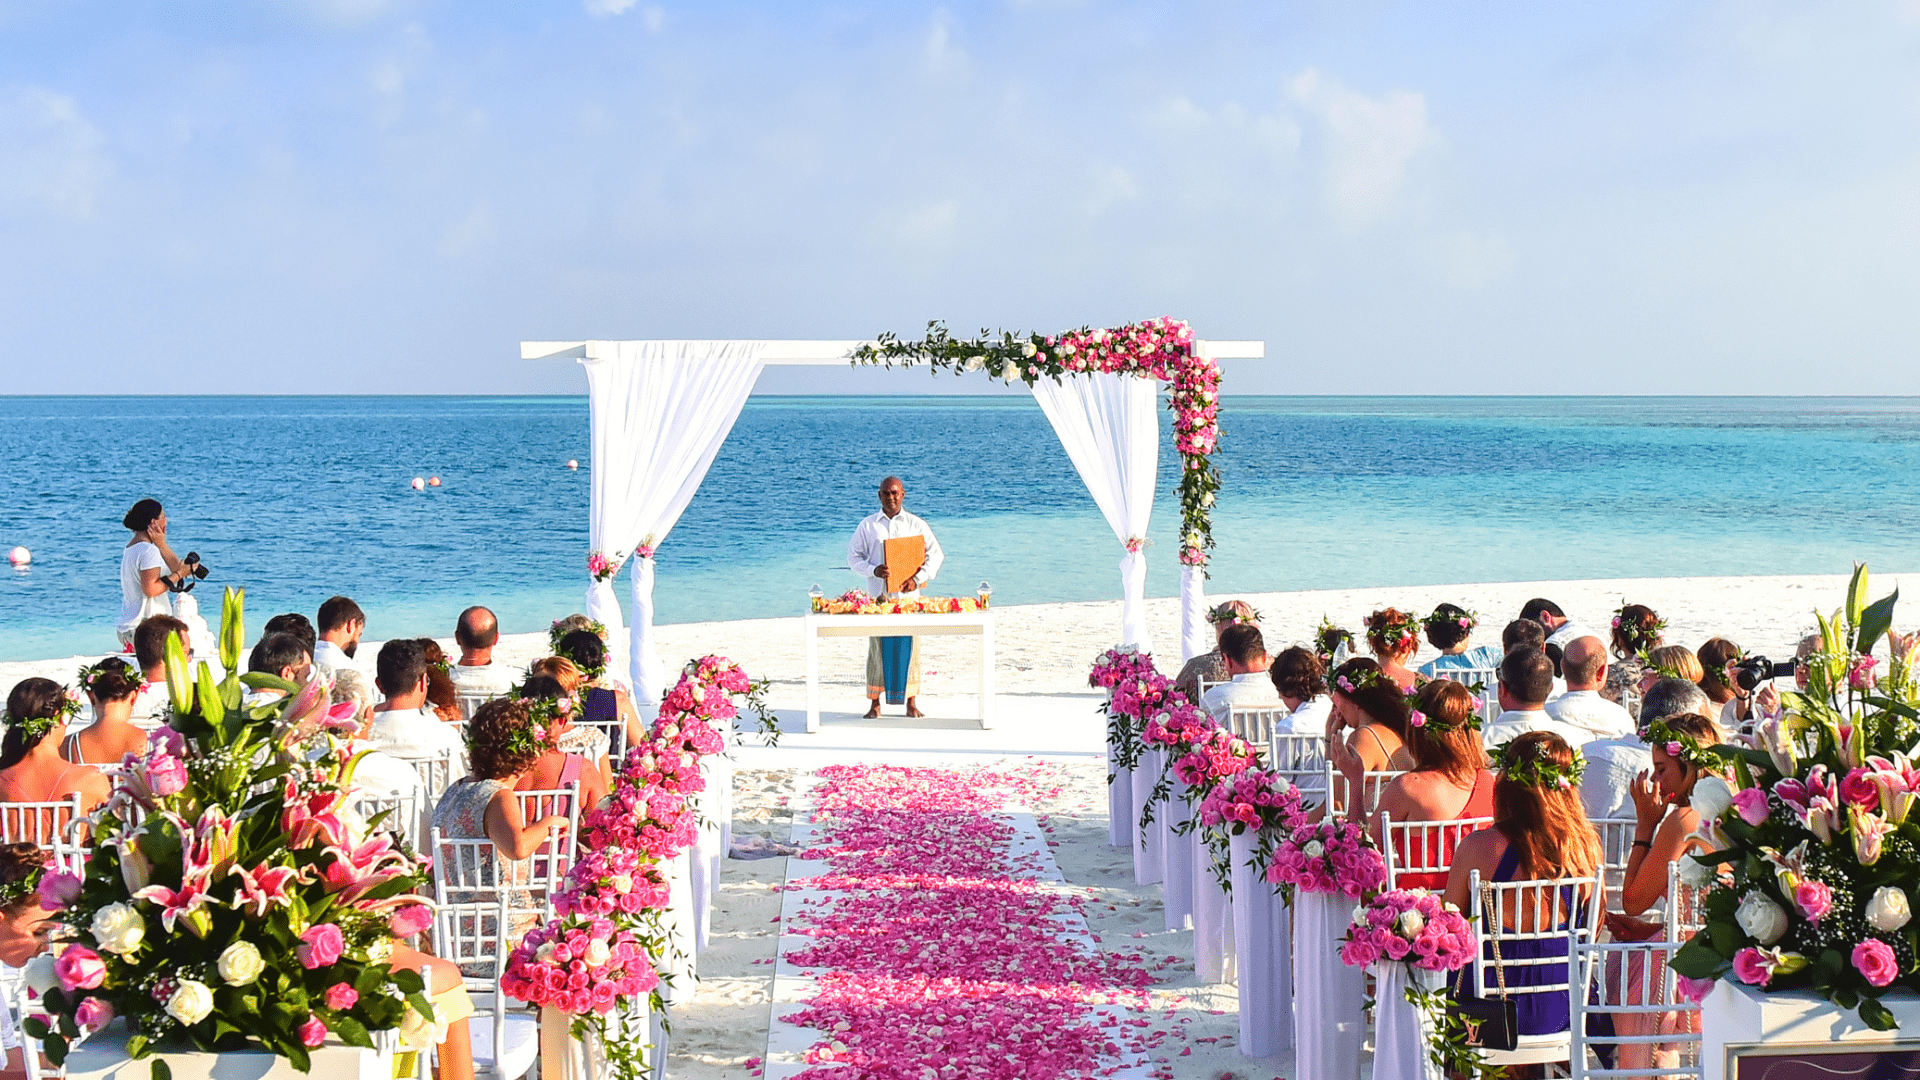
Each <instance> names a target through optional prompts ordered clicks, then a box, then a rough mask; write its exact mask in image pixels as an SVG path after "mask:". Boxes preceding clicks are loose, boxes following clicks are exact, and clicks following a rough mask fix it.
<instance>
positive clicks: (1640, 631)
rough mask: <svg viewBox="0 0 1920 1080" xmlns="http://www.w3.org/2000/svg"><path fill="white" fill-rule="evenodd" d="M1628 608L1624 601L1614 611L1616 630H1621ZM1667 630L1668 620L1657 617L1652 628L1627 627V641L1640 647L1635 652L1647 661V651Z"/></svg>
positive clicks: (1654, 618) (1614, 626)
mask: <svg viewBox="0 0 1920 1080" xmlns="http://www.w3.org/2000/svg"><path fill="white" fill-rule="evenodd" d="M1627 607H1628V605H1627V604H1626V603H1625V602H1624V601H1623V602H1622V603H1621V604H1620V606H1619V607H1617V608H1615V609H1614V610H1613V628H1614V629H1615V630H1618V629H1620V627H1621V621H1622V620H1623V619H1624V618H1625V612H1626V610H1627ZM1666 628H1667V620H1665V619H1663V618H1661V617H1660V616H1658V615H1655V616H1654V617H1653V625H1652V626H1644V625H1643V626H1629V627H1627V628H1626V630H1627V639H1628V640H1629V641H1632V642H1634V643H1635V644H1636V645H1638V646H1639V647H1638V648H1637V649H1636V650H1635V651H1636V652H1638V653H1640V654H1641V659H1643V660H1644V659H1646V652H1647V650H1648V649H1649V648H1651V647H1652V643H1653V642H1655V641H1657V640H1659V638H1660V635H1661V633H1663V632H1664V631H1665V630H1666Z"/></svg>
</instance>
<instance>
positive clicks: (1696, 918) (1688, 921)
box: [1667, 859, 1707, 945]
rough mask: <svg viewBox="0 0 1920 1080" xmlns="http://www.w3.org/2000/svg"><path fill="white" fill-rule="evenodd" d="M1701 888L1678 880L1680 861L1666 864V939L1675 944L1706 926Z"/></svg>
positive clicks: (1681, 942) (1684, 940)
mask: <svg viewBox="0 0 1920 1080" xmlns="http://www.w3.org/2000/svg"><path fill="white" fill-rule="evenodd" d="M1702 892H1703V890H1701V889H1696V888H1694V887H1693V886H1691V885H1688V884H1685V883H1683V882H1682V881H1681V880H1680V862H1679V860H1677V859H1676V860H1674V861H1673V862H1671V863H1668V864H1667V940H1668V941H1671V942H1673V943H1674V944H1676V945H1679V944H1683V943H1685V942H1686V940H1687V939H1688V938H1690V937H1692V936H1693V935H1694V934H1696V933H1698V932H1699V931H1701V930H1704V929H1706V926H1707V909H1706V906H1705V905H1704V904H1703V903H1702V902H1701V894H1702Z"/></svg>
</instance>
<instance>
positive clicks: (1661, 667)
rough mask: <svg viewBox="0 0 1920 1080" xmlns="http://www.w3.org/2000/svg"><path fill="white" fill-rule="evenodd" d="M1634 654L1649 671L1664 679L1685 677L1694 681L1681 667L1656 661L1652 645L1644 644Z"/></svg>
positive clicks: (1689, 680)
mask: <svg viewBox="0 0 1920 1080" xmlns="http://www.w3.org/2000/svg"><path fill="white" fill-rule="evenodd" d="M1634 656H1636V657H1637V658H1639V660H1640V665H1641V666H1642V667H1644V668H1646V669H1647V670H1648V671H1651V672H1653V673H1654V674H1655V675H1658V676H1660V677H1661V678H1663V679H1685V680H1686V681H1687V682H1692V681H1693V680H1692V679H1688V678H1687V676H1686V674H1685V673H1684V672H1682V671H1681V670H1680V669H1679V668H1676V667H1669V666H1667V665H1666V664H1660V663H1655V662H1654V659H1653V649H1652V648H1651V647H1650V646H1642V647H1641V648H1640V649H1639V650H1638V651H1637V652H1635V653H1634Z"/></svg>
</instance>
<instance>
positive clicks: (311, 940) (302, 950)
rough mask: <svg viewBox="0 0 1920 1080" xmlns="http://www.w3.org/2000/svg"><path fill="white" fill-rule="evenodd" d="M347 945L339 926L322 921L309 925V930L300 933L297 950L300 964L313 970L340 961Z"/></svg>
mask: <svg viewBox="0 0 1920 1080" xmlns="http://www.w3.org/2000/svg"><path fill="white" fill-rule="evenodd" d="M346 947H347V943H346V939H345V938H343V937H341V935H340V928H339V927H338V926H335V925H334V924H332V923H321V924H320V925H318V926H310V927H308V928H307V932H306V933H304V934H301V935H300V945H299V947H298V948H297V949H296V950H295V951H296V952H297V953H298V954H299V956H300V966H301V967H303V968H306V969H307V970H308V971H312V970H313V969H315V968H323V967H327V966H328V965H330V964H333V963H334V962H336V961H338V960H339V959H340V954H341V953H342V952H343V951H345V949H346Z"/></svg>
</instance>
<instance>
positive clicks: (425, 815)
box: [354, 791, 432, 852]
mask: <svg viewBox="0 0 1920 1080" xmlns="http://www.w3.org/2000/svg"><path fill="white" fill-rule="evenodd" d="M354 811H355V812H356V813H358V814H359V815H360V816H361V817H362V818H363V819H365V820H366V821H367V822H368V823H370V824H371V823H372V822H373V819H374V818H375V817H376V816H377V815H379V814H382V813H384V814H386V816H385V817H383V818H381V819H380V821H379V823H378V824H377V825H374V826H373V827H374V828H376V829H379V830H381V831H385V832H396V833H399V834H400V837H401V839H403V840H405V841H406V844H407V848H408V850H410V851H416V852H419V851H424V850H425V846H424V845H425V842H426V838H427V831H426V830H427V823H428V821H429V819H431V817H432V811H431V810H430V809H428V804H427V803H426V801H425V800H424V799H423V798H422V797H421V793H420V792H419V791H362V792H360V794H359V797H358V798H357V799H356V800H355V801H354Z"/></svg>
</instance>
